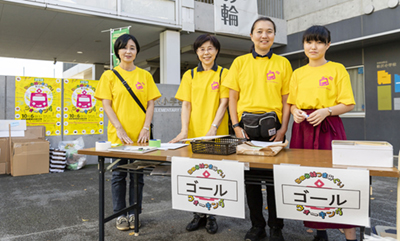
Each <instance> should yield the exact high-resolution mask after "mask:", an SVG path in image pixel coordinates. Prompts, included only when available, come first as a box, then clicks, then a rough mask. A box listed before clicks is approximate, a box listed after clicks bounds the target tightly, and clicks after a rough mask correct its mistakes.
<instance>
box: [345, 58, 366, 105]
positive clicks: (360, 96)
mask: <svg viewBox="0 0 400 241" xmlns="http://www.w3.org/2000/svg"><path fill="white" fill-rule="evenodd" d="M347 72H348V73H349V75H350V81H351V87H352V88H353V94H354V100H355V101H356V105H355V106H354V109H353V110H352V111H351V112H362V113H365V84H364V66H354V67H349V68H347Z"/></svg>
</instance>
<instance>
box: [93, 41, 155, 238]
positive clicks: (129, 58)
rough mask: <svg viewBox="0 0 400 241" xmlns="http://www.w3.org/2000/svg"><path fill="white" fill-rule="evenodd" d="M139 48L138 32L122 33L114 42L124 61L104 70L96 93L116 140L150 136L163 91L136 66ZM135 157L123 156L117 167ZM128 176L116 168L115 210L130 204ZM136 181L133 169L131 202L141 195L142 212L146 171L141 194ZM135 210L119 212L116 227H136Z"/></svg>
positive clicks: (141, 140)
mask: <svg viewBox="0 0 400 241" xmlns="http://www.w3.org/2000/svg"><path fill="white" fill-rule="evenodd" d="M139 52H140V46H139V43H138V41H137V40H136V38H135V37H134V36H132V35H129V34H124V35H121V36H120V37H119V38H118V39H117V40H116V41H115V44H114V54H115V55H116V56H117V58H118V59H119V60H120V61H121V63H120V64H119V65H118V66H116V67H115V68H114V69H113V70H107V71H105V72H104V73H103V75H102V76H101V78H100V81H99V84H98V86H97V89H96V92H95V97H96V98H97V99H99V100H101V101H102V103H103V108H104V111H105V112H106V114H107V116H108V119H109V122H108V126H107V136H108V141H110V142H111V143H113V144H132V143H133V142H138V143H146V142H147V141H148V140H149V139H150V134H151V130H150V127H151V121H152V118H153V111H154V100H156V99H157V98H159V97H160V96H161V94H160V92H159V91H158V89H157V86H156V84H155V83H154V80H153V77H152V76H151V74H150V73H149V72H148V71H146V70H144V69H141V68H138V67H137V66H135V64H134V62H133V61H134V60H135V58H136V56H137V54H138V53H139ZM114 161H115V160H114ZM132 161H133V160H128V159H121V160H120V161H119V162H118V163H117V164H116V165H115V166H114V167H113V168H116V167H117V166H119V165H124V164H127V163H130V162H132ZM126 179H127V173H126V172H118V171H113V172H112V178H111V191H112V199H113V210H114V213H117V212H119V211H121V210H123V209H125V208H126V201H125V199H126V193H127V191H126V188H127V183H126V182H127V181H126ZM134 184H135V181H134V175H133V173H130V174H129V192H128V193H129V205H133V204H134V203H135V198H137V203H138V205H139V210H140V212H141V205H142V196H143V186H144V180H143V174H141V175H138V183H137V184H138V188H139V196H138V197H135V192H134ZM134 214H135V213H134V210H130V211H129V212H127V213H124V214H122V215H121V216H119V217H118V218H117V222H116V228H117V229H118V230H121V231H126V230H129V229H134V228H135V215H134ZM139 226H140V223H139Z"/></svg>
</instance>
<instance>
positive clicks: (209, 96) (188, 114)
mask: <svg viewBox="0 0 400 241" xmlns="http://www.w3.org/2000/svg"><path fill="white" fill-rule="evenodd" d="M193 50H194V52H195V53H196V56H197V59H198V60H199V61H200V62H199V64H198V65H197V67H196V68H194V69H190V70H188V71H186V72H185V74H184V75H183V77H182V81H181V84H180V86H179V89H178V92H177V93H176V95H175V98H176V99H178V100H180V101H182V102H183V103H182V112H181V123H182V129H181V132H180V133H179V134H178V135H177V136H176V137H175V138H174V139H173V140H171V142H172V143H174V142H178V141H181V140H182V139H186V138H195V137H201V136H215V135H227V134H229V131H228V114H227V111H226V108H227V106H228V97H229V90H228V89H227V88H225V87H223V86H221V84H222V83H223V82H224V80H225V76H226V75H227V74H228V70H227V69H224V68H222V67H221V66H218V65H217V62H216V60H217V57H218V54H219V51H220V43H219V41H218V39H217V38H216V37H215V36H213V35H210V34H204V35H200V36H199V37H198V38H197V39H196V40H195V42H194V44H193ZM202 225H205V228H206V230H207V232H208V233H210V234H214V233H216V232H217V230H218V225H217V220H216V218H215V216H214V215H206V214H202V213H194V218H193V220H192V221H191V222H190V223H189V224H188V225H187V226H186V230H187V231H194V230H197V229H198V228H199V227H200V226H202Z"/></svg>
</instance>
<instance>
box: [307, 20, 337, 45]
mask: <svg viewBox="0 0 400 241" xmlns="http://www.w3.org/2000/svg"><path fill="white" fill-rule="evenodd" d="M306 41H321V42H324V43H325V44H328V43H330V42H331V32H329V30H328V29H327V28H326V27H324V26H320V25H314V26H311V27H309V28H308V29H307V30H306V31H305V32H304V34H303V42H302V43H304V42H306Z"/></svg>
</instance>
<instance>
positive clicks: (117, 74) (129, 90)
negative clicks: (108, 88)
mask: <svg viewBox="0 0 400 241" xmlns="http://www.w3.org/2000/svg"><path fill="white" fill-rule="evenodd" d="M112 71H113V72H114V74H115V75H116V76H117V77H118V79H119V80H121V82H122V84H123V85H124V86H125V88H126V89H127V90H128V92H129V94H131V96H132V98H133V99H134V100H135V101H136V103H137V104H138V105H139V107H140V109H142V111H143V112H144V113H145V114H146V109H145V108H144V106H143V105H142V103H141V102H140V100H139V99H138V97H137V96H136V95H135V93H133V91H132V89H131V87H130V86H129V85H128V83H126V81H125V80H124V78H122V76H121V75H120V74H119V73H118V71H116V70H115V69H112Z"/></svg>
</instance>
